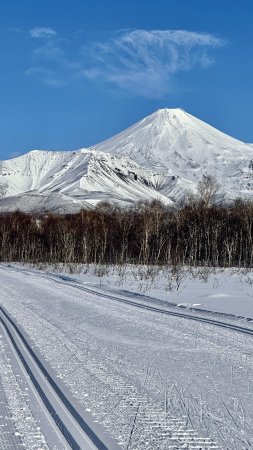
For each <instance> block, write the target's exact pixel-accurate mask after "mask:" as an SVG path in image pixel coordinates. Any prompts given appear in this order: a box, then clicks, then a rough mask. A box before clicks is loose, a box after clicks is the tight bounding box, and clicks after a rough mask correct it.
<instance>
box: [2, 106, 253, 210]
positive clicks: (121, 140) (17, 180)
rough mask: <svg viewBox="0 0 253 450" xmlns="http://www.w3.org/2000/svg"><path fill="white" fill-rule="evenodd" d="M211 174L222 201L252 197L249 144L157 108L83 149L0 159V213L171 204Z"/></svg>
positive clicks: (176, 112)
mask: <svg viewBox="0 0 253 450" xmlns="http://www.w3.org/2000/svg"><path fill="white" fill-rule="evenodd" d="M209 175H212V176H214V177H215V178H216V179H217V181H218V182H219V183H220V185H221V189H220V196H221V197H222V198H224V199H225V200H231V199H235V198H237V197H245V198H253V145H252V144H245V143H243V142H241V141H238V140H236V139H234V138H232V137H230V136H228V135H226V134H224V133H222V132H221V131H218V130H217V129H215V128H213V127H212V126H210V125H208V124H206V123H204V122H202V121H201V120H199V119H197V118H196V117H194V116H192V115H190V114H188V113H186V112H185V111H183V110H181V109H162V110H158V111H157V112H155V113H154V114H152V115H150V116H148V117H146V118H145V119H143V120H141V121H140V122H138V123H136V124H135V125H133V126H132V127H130V128H128V129H127V130H125V131H123V132H121V133H119V134H118V135H116V136H114V137H113V138H111V139H109V140H107V141H105V142H102V143H100V144H97V145H96V146H94V147H91V148H90V149H81V150H78V151H74V152H70V151H65V152H54V151H51V152H50V151H38V150H34V151H31V152H29V153H27V154H25V155H23V156H20V157H18V158H14V159H11V160H8V161H2V162H0V210H15V209H18V208H19V209H21V210H26V211H34V210H38V211H39V210H51V211H55V212H75V211H78V210H80V208H82V207H84V208H89V207H92V206H94V205H96V204H97V203H98V202H99V201H101V200H109V201H112V202H117V203H119V204H121V205H130V204H132V203H134V202H136V201H139V200H146V199H148V200H151V199H160V200H161V201H163V202H164V203H165V204H175V203H177V202H178V201H180V200H181V199H183V198H184V197H185V195H188V194H189V193H194V192H196V190H197V185H198V181H199V180H201V179H202V177H203V176H209Z"/></svg>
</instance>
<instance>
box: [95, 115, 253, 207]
mask: <svg viewBox="0 0 253 450" xmlns="http://www.w3.org/2000/svg"><path fill="white" fill-rule="evenodd" d="M94 149H96V150H99V151H105V152H110V153H113V154H117V155H128V156H130V157H131V158H132V159H133V160H134V161H136V162H138V163H139V164H141V165H142V166H143V167H147V168H149V169H151V170H152V171H157V172H159V173H160V174H163V175H164V179H163V181H162V182H161V184H160V190H161V192H163V193H164V194H165V195H169V196H170V197H172V198H173V199H174V200H178V198H179V197H182V195H185V193H186V191H193V192H194V191H196V186H197V182H198V181H199V180H200V179H201V178H202V177H203V175H207V176H208V175H212V176H215V178H216V179H217V181H218V182H219V183H220V184H221V185H222V187H223V188H224V189H223V190H224V194H225V197H227V198H228V199H229V198H236V197H238V196H245V195H250V196H251V195H253V190H252V189H253V164H252V162H253V148H252V146H251V145H249V144H244V143H243V142H241V141H239V140H237V139H234V138H232V137H230V136H228V135H226V134H224V133H222V132H221V131H219V130H217V129H215V128H213V127H212V126H210V125H208V124H206V123H205V122H202V121H201V120H199V119H197V118H196V117H194V116H192V115H191V114H188V113H187V112H185V111H183V110H181V109H161V110H158V111H156V112H155V113H154V114H152V115H150V116H148V117H146V118H145V119H143V120H141V121H140V122H138V123H136V124H135V125H133V126H132V127H130V128H128V129H127V130H125V131H123V132H121V133H119V134H118V135H116V136H114V137H113V138H111V139H109V140H107V141H105V142H102V143H101V144H98V145H96V146H95V147H94ZM171 177H173V179H175V183H174V185H173V183H171ZM171 188H172V189H171Z"/></svg>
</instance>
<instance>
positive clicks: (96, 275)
mask: <svg viewBox="0 0 253 450" xmlns="http://www.w3.org/2000/svg"><path fill="white" fill-rule="evenodd" d="M41 268H42V269H43V270H44V271H46V272H49V273H57V274H66V275H67V276H70V277H71V278H73V279H75V280H77V281H78V282H81V283H83V284H84V285H87V286H89V287H92V286H93V287H94V288H96V289H97V288H100V289H102V290H106V291H109V292H110V291H111V292H114V293H117V292H118V293H122V291H125V292H126V293H128V292H131V293H133V294H135V293H137V294H140V295H145V296H149V297H152V298H154V299H157V300H161V301H163V302H166V303H168V302H169V303H173V304H175V305H180V306H182V307H186V308H191V307H193V308H198V309H201V310H209V311H214V312H220V313H225V314H232V315H235V316H240V317H248V318H252V319H253V270H250V269H237V268H233V269H220V268H218V269H213V268H195V269H194V268H192V269H189V268H184V269H183V268H179V269H178V270H175V271H171V270H169V269H166V268H160V267H150V266H149V267H145V266H130V265H128V266H93V265H90V266H83V265H76V264H68V265H62V264H58V265H55V266H49V265H47V266H41Z"/></svg>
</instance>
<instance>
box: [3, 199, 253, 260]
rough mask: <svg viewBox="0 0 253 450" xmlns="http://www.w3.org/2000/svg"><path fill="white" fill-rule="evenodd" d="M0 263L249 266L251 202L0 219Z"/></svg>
mask: <svg viewBox="0 0 253 450" xmlns="http://www.w3.org/2000/svg"><path fill="white" fill-rule="evenodd" d="M0 261H1V262H15V261H16V262H23V263H28V262H29V263H37V262H43V263H58V262H62V263H83V264H89V263H98V264H107V263H108V264H126V263H130V264H158V265H191V266H199V265H207V266H215V267H218V266H219V267H232V266H233V267H235V266H237V267H252V263H253V202H243V201H240V200H238V201H236V202H235V203H234V205H233V206H230V207H224V206H214V205H210V204H209V203H207V202H205V201H203V200H197V199H192V200H189V201H188V202H187V203H185V204H183V205H182V206H181V207H180V208H178V209H174V208H169V207H166V206H164V205H163V204H161V203H160V202H159V201H153V202H151V203H148V202H146V203H139V204H137V205H135V206H134V207H132V208H129V209H122V208H120V207H118V206H114V205H111V204H109V203H101V204H100V205H98V206H97V208H96V209H94V210H82V211H80V212H79V213H78V214H69V215H64V216H62V215H55V214H45V215H41V216H38V215H34V214H25V213H22V212H15V213H1V214H0Z"/></svg>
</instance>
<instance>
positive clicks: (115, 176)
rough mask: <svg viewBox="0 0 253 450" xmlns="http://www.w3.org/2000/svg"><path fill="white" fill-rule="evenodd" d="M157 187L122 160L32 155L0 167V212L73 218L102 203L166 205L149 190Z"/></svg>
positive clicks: (84, 154)
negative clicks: (152, 202) (57, 214)
mask: <svg viewBox="0 0 253 450" xmlns="http://www.w3.org/2000/svg"><path fill="white" fill-rule="evenodd" d="M158 182H159V175H158V176H157V175H155V174H153V173H152V171H149V170H148V169H145V168H144V169H143V168H141V167H140V166H139V165H138V164H137V163H135V162H134V161H132V160H131V159H130V158H129V157H128V156H119V157H117V156H114V155H110V154H106V153H104V152H97V151H95V150H87V149H81V150H78V151H75V152H53V151H52V152H49V151H38V150H34V151H31V152H29V153H27V154H25V155H23V156H20V157H18V158H14V159H11V160H8V161H2V162H1V163H0V210H2V211H3V210H4V211H6V210H7V211H13V210H16V209H21V210H25V211H41V210H43V211H45V210H50V211H55V212H61V213H64V212H76V211H79V210H80V208H87V207H92V206H93V205H96V204H97V203H98V202H100V201H102V200H109V201H112V202H118V203H120V204H121V205H129V204H131V203H134V202H137V201H139V200H147V199H149V200H151V199H160V200H161V201H163V202H165V203H166V204H170V203H172V202H171V201H170V200H169V199H168V198H167V197H165V196H163V195H162V194H161V193H159V192H158V191H157V190H156V189H155V187H156V185H157V183H158Z"/></svg>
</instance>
